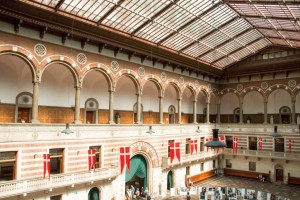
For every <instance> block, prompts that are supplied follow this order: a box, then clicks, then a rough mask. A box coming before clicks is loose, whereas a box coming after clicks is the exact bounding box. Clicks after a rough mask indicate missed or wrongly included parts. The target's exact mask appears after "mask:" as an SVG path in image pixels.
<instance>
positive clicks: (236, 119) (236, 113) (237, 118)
mask: <svg viewBox="0 0 300 200" xmlns="http://www.w3.org/2000/svg"><path fill="white" fill-rule="evenodd" d="M233 122H234V123H239V122H240V108H235V109H234V110H233Z"/></svg>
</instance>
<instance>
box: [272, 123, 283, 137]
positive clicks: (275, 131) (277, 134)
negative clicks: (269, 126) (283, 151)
mask: <svg viewBox="0 0 300 200" xmlns="http://www.w3.org/2000/svg"><path fill="white" fill-rule="evenodd" d="M277 128H278V127H277V126H274V132H273V133H271V136H272V137H274V138H277V137H281V136H282V135H281V134H280V133H278V132H277Z"/></svg>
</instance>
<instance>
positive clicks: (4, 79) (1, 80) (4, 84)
mask: <svg viewBox="0 0 300 200" xmlns="http://www.w3.org/2000/svg"><path fill="white" fill-rule="evenodd" d="M32 89H33V85H32V75H31V71H30V67H29V66H28V65H27V63H26V62H25V61H23V60H22V59H21V58H18V57H16V56H11V55H1V56H0V101H1V103H10V104H15V103H16V97H17V95H18V94H20V93H21V92H30V93H32Z"/></svg>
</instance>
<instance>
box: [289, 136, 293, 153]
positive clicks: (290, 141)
mask: <svg viewBox="0 0 300 200" xmlns="http://www.w3.org/2000/svg"><path fill="white" fill-rule="evenodd" d="M291 151H292V140H291V139H289V152H291Z"/></svg>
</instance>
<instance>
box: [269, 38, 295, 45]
mask: <svg viewBox="0 0 300 200" xmlns="http://www.w3.org/2000/svg"><path fill="white" fill-rule="evenodd" d="M269 40H270V41H271V42H272V43H273V44H277V45H283V46H290V45H289V44H288V43H287V42H286V41H285V40H284V39H276V38H270V39H269Z"/></svg>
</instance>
